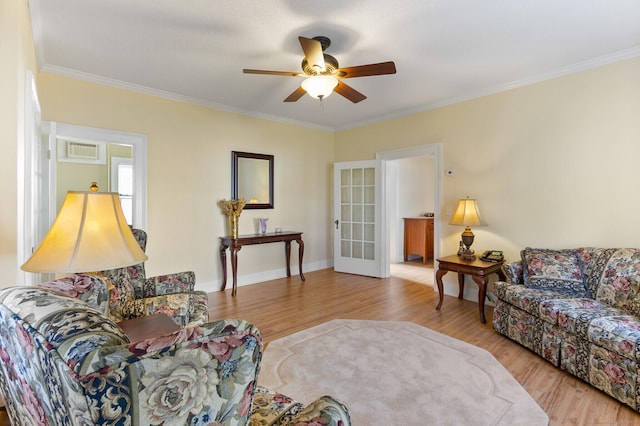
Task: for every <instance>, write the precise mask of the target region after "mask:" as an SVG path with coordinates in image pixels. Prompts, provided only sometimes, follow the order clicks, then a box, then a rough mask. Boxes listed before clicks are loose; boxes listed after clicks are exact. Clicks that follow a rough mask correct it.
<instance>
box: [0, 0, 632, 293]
mask: <svg viewBox="0 0 640 426" xmlns="http://www.w3.org/2000/svg"><path fill="white" fill-rule="evenodd" d="M31 37H32V36H31V29H30V23H29V19H28V10H27V2H26V0H17V1H15V0H0V93H2V94H3V96H1V97H0V146H1V147H2V154H3V155H2V156H0V188H1V189H2V191H1V193H2V203H1V204H0V286H5V285H11V284H13V283H15V281H16V276H17V275H16V274H17V267H18V265H17V263H18V262H17V256H16V245H17V219H16V218H17V214H18V213H17V212H18V209H17V193H16V188H17V186H18V180H17V179H18V178H19V177H18V169H17V160H16V159H17V151H18V149H17V147H18V143H19V142H18V141H21V140H22V139H21V138H22V137H23V135H22V132H23V130H22V129H23V128H24V123H23V117H22V114H23V113H22V111H23V109H24V101H23V98H24V80H25V77H24V75H25V72H26V70H28V69H31V70H35V68H36V67H35V55H34V51H33V41H32V38H31ZM38 89H39V92H40V100H41V104H42V109H43V119H44V120H51V121H58V122H63V123H69V124H77V125H82V126H91V127H97V128H106V129H112V130H119V131H129V132H134V133H141V134H145V135H147V137H148V180H149V181H148V229H147V230H148V231H149V234H150V240H149V255H150V260H149V262H148V264H147V266H148V270H149V273H150V274H160V273H163V272H171V271H177V270H182V269H192V270H195V271H196V273H197V274H198V281H199V282H201V283H205V284H206V285H207V287H206V288H205V289H206V290H212V289H213V288H211V286H212V285H215V284H216V283H217V282H219V280H220V278H221V271H220V265H219V262H218V245H217V237H219V236H220V235H223V234H226V228H225V219H224V217H223V216H222V215H221V212H220V209H219V208H218V207H217V206H216V202H217V200H219V199H221V198H229V195H230V163H231V159H230V156H231V154H230V152H231V151H232V150H240V151H249V152H258V153H268V154H274V155H275V170H276V176H275V180H276V191H275V205H276V208H275V209H274V210H256V211H249V210H247V211H245V213H244V214H243V215H242V218H241V222H240V227H241V228H240V231H241V233H247V232H251V231H253V226H254V223H253V221H254V219H255V218H258V217H269V226H270V229H273V227H275V226H279V227H282V228H288V229H296V230H301V231H303V232H304V233H305V242H306V250H305V263H306V264H308V267H307V268H308V269H316V268H321V267H324V266H326V265H327V264H328V262H330V259H331V256H332V254H331V252H332V250H331V235H332V230H331V226H330V223H331V218H332V213H331V202H332V194H331V189H330V188H331V176H332V174H331V173H332V163H333V161H350V160H359V159H371V158H374V156H375V153H376V152H380V151H386V150H393V149H398V148H402V147H412V146H418V145H424V144H431V143H442V146H443V170H446V169H449V168H453V169H455V171H456V174H455V176H453V177H442V182H443V185H442V189H443V193H442V198H443V205H442V209H441V211H440V212H436V214H437V215H439V217H440V222H441V225H442V238H443V252H444V253H449V252H453V251H455V250H456V248H457V242H458V238H459V233H460V232H461V229H459V228H457V227H451V226H449V225H447V222H448V219H449V217H448V216H447V215H446V213H447V211H448V210H452V209H453V208H454V206H455V203H456V200H457V199H458V198H460V197H464V196H467V195H469V196H472V197H476V198H478V200H479V203H480V206H481V208H482V211H483V213H484V216H485V219H486V221H487V223H488V226H487V227H483V228H476V229H474V231H475V233H476V236H477V237H476V243H475V244H474V247H475V248H476V250H477V251H481V250H484V249H488V248H495V249H503V250H504V251H505V254H506V256H507V258H508V259H514V258H516V257H517V254H518V251H519V250H520V249H521V248H523V247H525V246H527V245H530V246H543V247H575V246H582V245H594V246H634V247H637V246H638V236H639V235H638V232H639V231H638V229H640V226H639V225H640V223H639V222H640V218H639V216H638V214H637V211H638V210H639V209H640V192H639V191H637V185H636V181H637V177H636V169H637V167H636V164H637V159H638V158H640V120H639V119H638V117H640V59H639V58H636V59H632V60H627V61H624V62H620V63H616V64H612V65H607V66H603V67H600V68H597V69H593V70H589V71H584V72H581V73H577V74H573V75H570V76H566V77H562V78H557V79H554V80H551V81H546V82H542V83H538V84H534V85H530V86H526V87H522V88H518V89H515V90H511V91H507V92H503V93H499V94H495V95H491V96H486V97H483V98H479V99H475V100H472V101H467V102H462V103H459V104H455V105H451V106H447V107H443V108H438V109H435V110H431V111H425V112H422V113H417V114H412V115H410V116H406V117H402V118H397V119H393V120H388V121H385V122H381V123H376V124H371V125H367V126H363V127H360V128H355V129H350V130H344V131H339V132H336V133H335V134H334V133H332V132H324V131H320V130H313V129H306V128H302V127H297V126H293V125H287V124H282V123H276V122H270V121H266V120H261V119H256V118H251V117H247V116H243V115H239V114H233V113H228V112H223V111H217V110H212V109H209V108H204V107H200V106H194V105H188V104H185V103H181V102H176V101H171V100H166V99H161V98H157V97H153V96H148V95H142V94H138V93H133V92H130V91H126V90H122V89H114V88H109V87H105V86H101V85H97V84H92V83H87V82H83V81H80V80H74V79H70V78H64V77H59V76H54V75H50V74H46V73H43V74H41V75H39V76H38ZM294 246H295V245H294ZM239 262H240V272H241V275H242V277H241V282H242V280H245V281H247V282H255V281H260V280H262V279H269V278H271V277H273V276H275V275H277V274H282V267H283V265H282V263H283V261H282V250H281V249H280V248H279V247H277V246H273V247H269V248H267V247H245V248H243V249H242V253H241V254H240V261H239ZM294 263H295V262H294Z"/></svg>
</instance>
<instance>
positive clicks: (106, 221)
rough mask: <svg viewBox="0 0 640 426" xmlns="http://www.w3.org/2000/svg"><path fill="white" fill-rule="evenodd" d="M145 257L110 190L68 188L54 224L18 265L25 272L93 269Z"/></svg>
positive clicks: (133, 262)
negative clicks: (97, 190)
mask: <svg viewBox="0 0 640 426" xmlns="http://www.w3.org/2000/svg"><path fill="white" fill-rule="evenodd" d="M145 260H147V256H146V255H145V254H144V252H143V251H142V249H141V248H140V246H139V245H138V242H137V241H136V239H135V237H134V236H133V233H132V232H131V228H130V227H129V225H128V224H127V221H126V219H125V217H124V213H123V212H122V207H121V205H120V197H119V196H118V194H117V193H110V192H79V191H69V192H68V193H67V196H66V198H65V199H64V202H63V204H62V207H61V208H60V211H59V212H58V216H57V217H56V220H55V221H54V223H53V226H52V227H51V229H50V230H49V232H48V233H47V235H46V236H45V237H44V239H43V240H42V243H41V244H40V246H39V247H38V248H37V249H36V251H35V252H34V253H33V255H32V256H31V257H30V258H29V260H27V261H26V262H25V264H24V265H22V266H21V269H22V270H24V271H27V272H41V273H74V272H94V271H101V270H105V269H114V268H121V267H124V266H129V265H135V264H137V263H140V262H144V261H145Z"/></svg>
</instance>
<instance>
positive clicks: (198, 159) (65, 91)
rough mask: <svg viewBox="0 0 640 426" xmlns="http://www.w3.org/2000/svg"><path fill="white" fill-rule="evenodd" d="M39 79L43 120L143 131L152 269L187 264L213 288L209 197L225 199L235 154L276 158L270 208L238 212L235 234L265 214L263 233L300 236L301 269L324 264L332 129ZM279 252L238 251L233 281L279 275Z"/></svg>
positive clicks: (214, 215)
mask: <svg viewBox="0 0 640 426" xmlns="http://www.w3.org/2000/svg"><path fill="white" fill-rule="evenodd" d="M38 83H39V90H40V99H41V103H42V110H43V119H44V120H48V121H56V122H61V123H69V124H76V125H81V126H89V127H96V128H103V129H111V130H118V131H124V132H133V133H140V134H144V135H146V136H147V138H148V157H147V161H148V186H147V191H148V214H147V217H148V226H147V231H148V233H149V243H148V246H147V252H148V254H149V261H148V262H147V264H146V265H147V271H148V273H149V274H150V275H157V274H162V273H168V272H178V271H182V270H194V271H195V272H196V276H197V280H198V283H199V285H200V288H202V289H204V290H208V291H212V290H216V289H217V288H218V283H219V282H220V280H221V277H222V273H221V265H220V262H219V260H218V255H219V250H218V237H220V236H223V235H226V234H227V228H226V220H225V217H224V216H223V215H222V212H221V210H220V208H219V207H218V206H217V204H216V203H217V201H218V200H220V199H222V198H227V199H228V198H230V195H231V151H232V150H237V151H246V152H257V153H262V154H273V155H274V156H275V160H274V166H275V167H274V168H275V193H274V204H275V209H273V210H245V211H244V212H243V214H242V216H241V217H240V233H241V234H246V233H253V232H255V230H256V228H254V226H255V223H254V222H255V219H257V218H259V217H267V218H269V229H270V230H273V229H274V227H276V226H278V227H281V228H283V229H289V230H298V231H302V232H304V235H303V239H304V241H305V253H304V263H305V265H306V267H305V269H306V270H312V269H319V268H324V267H327V266H328V262H329V261H330V258H331V246H330V244H329V238H328V237H329V235H330V232H331V228H330V223H331V220H330V216H329V214H330V209H329V208H328V206H327V201H326V200H327V199H328V198H329V188H330V184H331V183H330V176H331V170H332V168H331V165H332V162H333V157H334V151H333V147H334V134H333V133H332V132H326V131H320V130H311V129H306V128H303V127H298V126H293V125H288V124H282V123H276V122H272V121H266V120H262V119H257V118H252V117H248V116H243V115H239V114H235V113H229V112H224V111H218V110H214V109H210V108H205V107H201V106H195V105H189V104H186V103H182V102H177V101H172V100H167V99H162V98H158V97H154V96H149V95H143V94H139V93H134V92H131V91H127V90H122V89H114V88H110V87H106V86H102V85H98V84H92V83H87V82H83V81H80V80H76V79H71V78H65V77H60V76H56V75H52V74H47V73H41V75H40V78H39V82H38ZM293 246H294V247H293V248H294V253H295V249H296V248H297V247H296V244H295V243H294V244H293ZM283 252H284V250H283V247H282V246H281V244H270V245H265V246H254V247H245V248H243V249H242V251H241V252H240V253H239V257H238V259H239V260H238V263H239V275H241V277H240V283H242V282H243V281H245V282H257V281H262V280H264V279H270V278H273V277H275V276H282V275H283V274H284V256H283ZM292 258H293V259H295V257H294V256H293V255H292ZM293 264H294V265H297V264H296V262H293Z"/></svg>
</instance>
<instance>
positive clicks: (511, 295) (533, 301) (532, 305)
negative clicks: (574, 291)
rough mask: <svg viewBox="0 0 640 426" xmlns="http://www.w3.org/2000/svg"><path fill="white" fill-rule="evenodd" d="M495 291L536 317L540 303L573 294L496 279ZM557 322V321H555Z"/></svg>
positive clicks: (508, 301)
mask: <svg viewBox="0 0 640 426" xmlns="http://www.w3.org/2000/svg"><path fill="white" fill-rule="evenodd" d="M494 291H495V293H496V295H497V296H498V299H500V300H504V301H505V302H507V303H509V304H511V305H513V306H516V307H518V308H520V309H522V310H523V311H526V312H528V313H530V314H532V315H535V316H536V317H538V316H540V305H541V304H542V303H544V302H546V301H548V300H556V299H560V300H566V299H570V298H571V297H572V296H570V295H568V294H566V293H560V292H557V291H551V290H539V289H537V288H529V287H525V286H524V285H518V284H515V285H514V284H509V283H505V282H502V281H496V282H495V284H494ZM553 322H554V323H555V321H553Z"/></svg>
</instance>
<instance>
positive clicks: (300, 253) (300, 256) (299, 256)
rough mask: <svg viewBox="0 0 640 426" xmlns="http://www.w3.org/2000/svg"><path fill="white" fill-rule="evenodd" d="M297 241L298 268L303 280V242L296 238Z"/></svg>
mask: <svg viewBox="0 0 640 426" xmlns="http://www.w3.org/2000/svg"><path fill="white" fill-rule="evenodd" d="M296 243H298V269H299V270H300V279H301V280H302V281H304V274H303V273H302V256H303V255H304V242H302V240H296Z"/></svg>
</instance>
